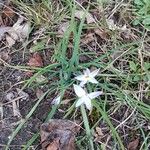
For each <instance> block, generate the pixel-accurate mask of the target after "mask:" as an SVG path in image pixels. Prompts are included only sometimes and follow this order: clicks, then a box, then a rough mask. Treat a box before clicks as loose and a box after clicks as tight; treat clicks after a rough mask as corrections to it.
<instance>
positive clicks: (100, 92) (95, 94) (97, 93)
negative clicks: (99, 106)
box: [87, 91, 103, 99]
mask: <svg viewBox="0 0 150 150" xmlns="http://www.w3.org/2000/svg"><path fill="white" fill-rule="evenodd" d="M102 93H103V92H102V91H97V92H92V93H89V94H88V95H87V96H88V97H89V98H90V99H94V98H96V97H98V96H99V95H101V94H102Z"/></svg>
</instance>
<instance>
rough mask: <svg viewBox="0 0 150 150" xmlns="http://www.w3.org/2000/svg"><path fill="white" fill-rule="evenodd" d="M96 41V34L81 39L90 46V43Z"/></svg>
mask: <svg viewBox="0 0 150 150" xmlns="http://www.w3.org/2000/svg"><path fill="white" fill-rule="evenodd" d="M94 39H95V38H94V33H89V34H87V35H86V36H85V37H84V38H83V39H81V42H82V43H83V44H88V43H90V42H92V41H94Z"/></svg>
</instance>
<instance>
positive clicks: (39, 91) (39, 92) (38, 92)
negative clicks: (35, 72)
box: [36, 89, 44, 99]
mask: <svg viewBox="0 0 150 150" xmlns="http://www.w3.org/2000/svg"><path fill="white" fill-rule="evenodd" d="M43 94H44V92H43V91H42V90H41V89H37V90H36V96H37V98H38V99H40V98H41V96H42V95H43Z"/></svg>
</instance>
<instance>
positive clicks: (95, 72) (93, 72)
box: [90, 69, 99, 77]
mask: <svg viewBox="0 0 150 150" xmlns="http://www.w3.org/2000/svg"><path fill="white" fill-rule="evenodd" d="M98 72H99V69H96V70H94V71H92V72H91V73H90V77H95V76H96V75H97V74H98Z"/></svg>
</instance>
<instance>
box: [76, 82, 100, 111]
mask: <svg viewBox="0 0 150 150" xmlns="http://www.w3.org/2000/svg"><path fill="white" fill-rule="evenodd" d="M73 87H74V91H75V93H76V95H77V96H78V97H79V99H78V101H77V103H76V107H79V106H80V105H82V104H85V106H86V108H87V109H89V110H91V109H92V103H91V100H92V99H94V98H96V97H98V96H99V95H101V94H102V91H97V92H92V93H89V94H88V93H86V92H85V90H84V89H83V88H82V87H80V86H79V85H75V84H74V85H73Z"/></svg>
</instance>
